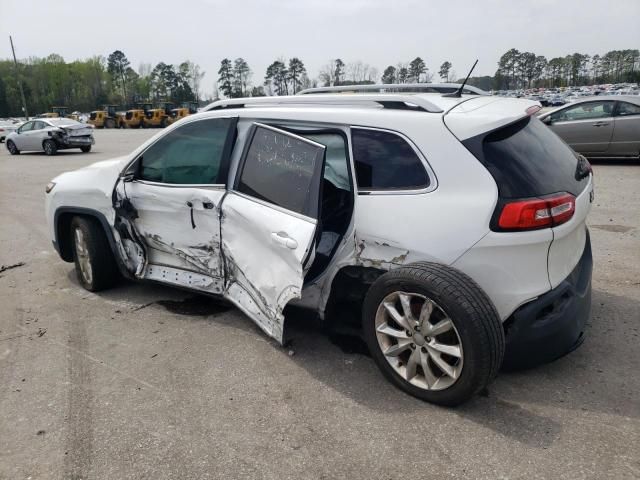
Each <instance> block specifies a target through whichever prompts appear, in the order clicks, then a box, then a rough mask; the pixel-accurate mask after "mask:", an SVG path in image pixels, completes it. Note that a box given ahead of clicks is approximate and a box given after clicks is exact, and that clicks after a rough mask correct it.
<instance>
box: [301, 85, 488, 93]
mask: <svg viewBox="0 0 640 480" xmlns="http://www.w3.org/2000/svg"><path fill="white" fill-rule="evenodd" d="M459 88H460V84H459V83H381V84H368V85H340V86H335V87H316V88H307V89H305V90H301V91H300V92H298V95H309V94H312V93H340V92H345V93H357V92H367V93H369V92H379V93H395V92H400V93H453V92H455V91H456V90H458V89H459ZM463 93H466V94H471V95H489V92H487V91H485V90H482V89H480V88H478V87H474V86H472V85H465V87H464V89H463Z"/></svg>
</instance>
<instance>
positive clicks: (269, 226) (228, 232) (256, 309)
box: [221, 192, 316, 343]
mask: <svg viewBox="0 0 640 480" xmlns="http://www.w3.org/2000/svg"><path fill="white" fill-rule="evenodd" d="M315 229H316V221H315V220H312V219H310V218H307V217H303V216H301V215H296V214H293V213H291V212H287V211H284V210H282V209H279V208H277V207H274V206H271V205H267V204H265V203H263V202H260V201H258V200H255V199H252V198H250V197H247V196H245V195H242V194H239V193H236V192H230V193H229V194H228V195H227V196H226V197H225V200H224V203H223V206H222V217H221V230H222V256H223V259H224V263H225V270H226V273H227V276H226V282H225V291H224V296H225V297H227V298H228V299H229V300H230V301H232V302H233V303H234V304H235V305H237V306H238V308H240V309H241V310H242V311H243V312H244V313H245V314H247V315H248V316H249V317H250V318H252V319H253V320H254V321H255V322H256V323H257V324H258V326H259V327H260V328H261V329H262V330H264V331H265V333H267V335H269V336H271V337H273V338H274V339H276V340H277V341H278V342H280V343H282V334H283V325H284V316H283V314H282V311H283V309H284V307H285V305H286V304H287V303H288V302H289V301H290V300H292V299H294V298H299V297H300V295H301V289H302V283H303V275H304V273H303V267H302V264H303V262H304V260H305V259H306V258H307V255H308V254H309V249H310V248H311V245H312V241H313V238H314V235H315Z"/></svg>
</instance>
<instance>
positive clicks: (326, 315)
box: [46, 93, 593, 405]
mask: <svg viewBox="0 0 640 480" xmlns="http://www.w3.org/2000/svg"><path fill="white" fill-rule="evenodd" d="M538 108H539V104H537V103H535V102H531V101H527V100H519V99H506V98H499V97H488V96H480V95H468V96H467V95H463V96H462V97H456V96H451V95H448V96H447V95H444V96H443V95H440V94H437V93H426V94H408V93H403V94H351V95H349V94H339V93H338V94H314V95H302V96H293V97H275V98H255V99H233V100H224V101H219V102H216V103H214V104H212V105H210V106H209V107H207V108H206V110H207V111H206V112H203V113H200V114H196V115H193V116H190V117H188V118H186V119H184V120H181V121H180V122H177V123H176V124H174V125H172V126H171V127H170V128H167V129H166V130H164V131H162V132H160V133H158V134H157V135H156V136H154V137H153V138H152V139H150V140H149V141H147V142H146V143H144V144H143V145H142V146H141V147H139V148H138V149H137V150H135V151H134V152H133V153H132V154H130V155H127V156H125V157H122V158H117V159H113V160H109V161H104V162H99V163H96V164H94V165H91V166H89V167H86V168H83V169H80V170H77V171H73V172H68V173H64V174H62V175H60V176H59V177H57V178H55V179H54V180H53V181H52V182H51V183H50V184H49V185H48V186H47V196H46V213H47V218H48V223H49V230H50V234H51V237H52V239H53V244H54V246H55V248H56V250H57V251H58V252H59V254H60V256H61V257H62V259H63V260H65V261H67V262H74V261H75V265H76V270H77V274H78V278H79V280H80V282H81V283H82V285H83V286H84V287H85V288H86V289H88V290H90V291H97V290H101V289H104V288H108V287H110V286H111V285H113V284H114V282H116V281H117V279H118V278H119V276H120V275H124V276H126V277H129V278H132V279H139V280H151V281H156V282H162V283H165V284H169V285H175V286H178V287H181V288H188V289H192V290H196V291H198V292H202V293H206V294H211V295H215V296H219V297H223V298H225V299H227V300H228V301H230V302H232V303H233V304H235V305H236V306H237V307H238V308H239V309H240V310H242V311H243V312H244V313H245V314H246V315H247V316H249V317H250V318H251V319H252V320H253V321H255V322H256V323H257V324H258V325H259V326H260V328H262V330H264V332H265V333H266V334H267V335H269V336H271V337H273V338H274V339H276V340H277V341H278V342H283V327H284V320H285V317H284V315H283V309H284V307H285V306H286V305H287V304H288V303H289V302H294V303H296V304H297V305H300V306H303V307H308V308H311V309H313V310H315V311H316V312H317V313H318V315H319V316H320V318H322V319H324V320H330V321H331V322H332V323H334V324H339V325H341V324H343V323H345V322H349V321H350V320H351V318H352V315H351V312H358V316H359V319H358V320H359V323H360V325H361V331H362V335H363V337H364V338H365V340H366V342H367V344H368V347H369V349H370V351H371V354H372V356H373V359H374V360H375V362H376V364H377V365H378V366H379V367H380V369H381V370H382V372H383V373H384V374H385V376H386V377H387V378H388V379H389V380H390V381H392V382H393V383H394V384H395V385H397V386H398V387H400V388H401V389H403V390H404V391H406V392H408V393H410V394H412V395H415V396H417V397H419V398H422V399H424V400H428V401H430V402H434V403H438V404H443V405H455V404H459V403H461V402H463V401H465V400H466V399H468V398H469V397H470V396H472V395H474V394H475V393H476V392H478V391H479V390H481V389H483V388H484V387H485V386H486V385H487V384H488V383H489V382H490V381H491V380H492V379H493V378H494V377H495V375H496V374H497V372H498V369H499V368H500V366H501V365H502V363H503V357H504V359H505V364H506V365H507V366H510V367H513V366H516V367H520V366H529V365H533V364H537V363H540V362H543V361H549V360H552V359H555V358H557V357H559V356H561V355H563V354H565V353H567V352H568V351H570V350H571V349H572V348H574V347H575V346H577V345H579V344H580V341H581V339H582V332H583V330H584V326H585V323H586V321H587V319H588V317H589V313H590V294H591V268H592V264H591V249H590V242H589V235H588V231H587V228H586V226H585V219H586V216H587V213H588V212H589V210H590V204H591V202H592V200H593V190H592V175H591V169H590V166H589V164H588V163H587V162H586V161H585V160H584V159H583V158H580V157H578V156H576V155H575V154H574V153H573V152H572V151H571V149H570V148H569V147H568V146H567V145H566V144H565V143H564V142H563V141H562V140H560V139H559V138H558V137H557V136H556V135H555V134H554V133H552V132H551V131H550V130H549V129H548V128H547V127H546V126H545V125H543V124H542V123H541V122H540V121H539V120H537V119H536V118H535V117H534V116H532V115H533V114H534V113H535V112H536V111H537V110H538ZM505 346H506V352H505Z"/></svg>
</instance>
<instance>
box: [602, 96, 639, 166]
mask: <svg viewBox="0 0 640 480" xmlns="http://www.w3.org/2000/svg"><path fill="white" fill-rule="evenodd" d="M636 112H637V113H636ZM609 153H610V155H611V156H625V157H626V156H633V157H637V156H640V105H636V104H630V103H627V102H619V107H618V110H617V115H616V116H615V128H614V131H613V137H612V138H611V146H610V150H609Z"/></svg>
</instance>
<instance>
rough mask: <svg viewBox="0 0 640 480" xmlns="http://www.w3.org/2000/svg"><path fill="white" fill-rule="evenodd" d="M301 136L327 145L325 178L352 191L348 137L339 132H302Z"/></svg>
mask: <svg viewBox="0 0 640 480" xmlns="http://www.w3.org/2000/svg"><path fill="white" fill-rule="evenodd" d="M300 136H302V137H304V138H308V139H309V140H313V141H314V142H317V143H320V144H322V145H324V146H325V147H327V150H326V153H325V162H324V179H325V180H326V181H327V182H331V183H332V184H333V185H334V186H335V187H336V188H339V189H341V190H346V191H348V192H350V191H351V182H350V181H349V159H348V156H347V141H346V138H345V137H344V136H342V135H340V134H339V133H333V132H327V133H324V132H323V133H300Z"/></svg>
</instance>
